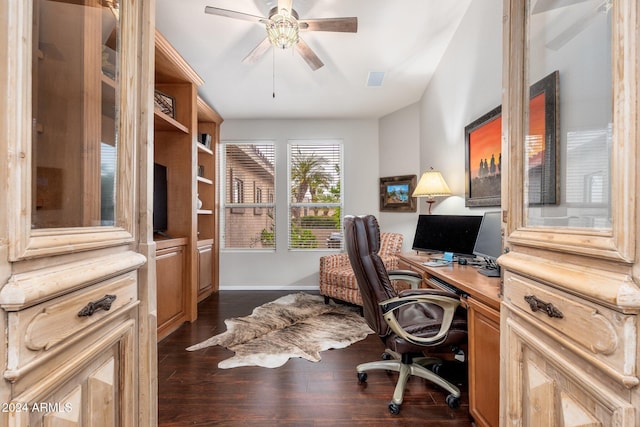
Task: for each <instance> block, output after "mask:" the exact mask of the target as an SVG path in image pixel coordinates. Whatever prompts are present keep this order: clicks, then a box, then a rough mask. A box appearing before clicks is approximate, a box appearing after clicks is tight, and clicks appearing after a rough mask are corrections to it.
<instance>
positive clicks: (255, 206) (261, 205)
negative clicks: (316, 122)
mask: <svg viewBox="0 0 640 427" xmlns="http://www.w3.org/2000/svg"><path fill="white" fill-rule="evenodd" d="M247 145H256V146H266V145H269V146H271V147H272V150H273V189H268V190H267V191H268V192H269V194H270V195H273V194H275V192H276V191H277V189H276V185H277V165H276V162H277V144H276V142H275V141H274V140H262V139H260V140H227V141H221V142H220V145H219V158H220V183H221V185H220V190H221V191H220V201H221V209H220V250H221V251H222V252H274V251H275V250H276V244H275V242H276V239H274V241H273V246H272V247H266V248H264V247H227V241H228V240H227V236H226V232H227V222H228V221H229V218H230V217H232V216H236V214H237V216H236V218H239V217H241V216H242V215H245V214H250V215H251V218H255V217H258V216H260V215H265V214H266V215H269V216H271V217H272V218H273V227H274V229H275V228H276V225H275V221H276V217H275V215H276V205H275V202H274V200H275V199H272V200H270V201H267V202H263V201H260V202H258V201H256V196H257V195H256V190H257V189H258V188H259V189H260V191H261V193H262V194H264V190H265V188H264V185H262V184H259V183H258V182H256V181H252V180H251V179H247V177H244V176H242V177H239V176H238V175H239V174H238V173H234V168H233V167H231V168H229V169H227V164H228V158H227V147H228V146H247ZM236 182H238V183H240V187H239V188H236ZM247 186H249V188H248V191H250V192H251V193H252V194H249V195H248V197H249V198H250V199H252V201H251V202H247V201H246V197H247V194H248V193H247ZM236 190H238V191H236ZM229 197H231V199H229ZM262 199H264V197H261V200H262ZM227 200H231V201H227ZM274 233H275V232H274ZM274 236H275V234H274Z"/></svg>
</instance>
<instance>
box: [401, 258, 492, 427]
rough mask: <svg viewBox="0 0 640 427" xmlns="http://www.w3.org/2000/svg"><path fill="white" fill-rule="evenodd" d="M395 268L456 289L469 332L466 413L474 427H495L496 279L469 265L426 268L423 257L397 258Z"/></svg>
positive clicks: (430, 284)
mask: <svg viewBox="0 0 640 427" xmlns="http://www.w3.org/2000/svg"><path fill="white" fill-rule="evenodd" d="M398 258H399V268H401V269H406V270H412V271H415V272H417V273H420V274H422V277H423V285H424V286H425V287H431V288H443V286H441V285H440V284H439V283H438V282H437V281H436V280H433V278H437V279H440V280H442V281H444V282H446V283H447V284H449V285H452V286H455V287H456V288H458V289H460V290H461V291H462V292H463V293H464V295H463V296H461V301H462V304H463V305H464V306H465V307H466V309H467V327H468V332H469V352H468V353H469V354H468V355H467V356H468V360H469V413H470V414H471V416H472V417H473V419H474V421H475V423H476V425H478V426H489V427H497V426H498V423H499V420H498V417H499V408H500V405H499V399H500V299H501V298H500V278H498V277H486V276H483V275H482V274H480V273H478V271H477V268H476V267H473V266H470V265H459V264H458V263H457V262H456V263H451V264H450V265H446V266H440V267H429V266H426V265H424V264H423V263H424V262H425V261H428V260H429V257H428V256H426V255H417V254H415V253H404V254H401V255H399V257H398Z"/></svg>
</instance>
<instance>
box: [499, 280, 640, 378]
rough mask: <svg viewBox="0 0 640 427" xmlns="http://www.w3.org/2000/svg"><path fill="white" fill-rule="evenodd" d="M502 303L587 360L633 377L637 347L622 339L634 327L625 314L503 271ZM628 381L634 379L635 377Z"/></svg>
mask: <svg viewBox="0 0 640 427" xmlns="http://www.w3.org/2000/svg"><path fill="white" fill-rule="evenodd" d="M504 279H505V286H504V303H505V304H506V305H507V306H509V308H511V309H513V310H515V311H516V312H519V313H521V315H522V316H523V318H524V319H525V320H527V321H528V322H530V323H532V324H534V325H536V326H537V327H539V328H543V329H545V330H546V333H547V334H548V335H549V336H551V337H552V338H553V339H555V340H557V341H558V344H559V345H560V346H562V347H566V348H568V349H571V350H573V351H574V352H576V353H578V354H579V355H581V356H582V357H584V358H585V359H587V360H589V361H590V363H596V364H598V365H602V366H603V368H604V370H605V371H608V373H609V374H611V375H613V376H614V377H617V378H618V379H619V380H621V381H623V382H625V381H627V380H631V379H630V378H627V380H625V379H624V378H623V377H636V376H637V368H636V351H637V350H636V348H634V347H633V346H632V345H631V344H630V340H625V339H624V337H625V336H629V332H630V331H631V330H633V335H635V330H636V328H637V325H636V319H635V316H633V315H625V314H622V313H619V312H616V311H614V310H611V309H609V308H607V307H604V306H601V305H599V304H596V303H592V302H590V301H587V300H585V299H581V298H579V297H577V296H574V295H571V294H568V293H565V292H562V291H559V290H557V289H554V288H551V287H549V286H546V285H544V284H541V283H538V282H536V281H533V280H531V279H529V278H526V277H523V276H520V275H517V274H514V273H512V272H509V271H506V272H505V277H504ZM627 347H628V348H627ZM631 381H637V378H636V379H634V380H631Z"/></svg>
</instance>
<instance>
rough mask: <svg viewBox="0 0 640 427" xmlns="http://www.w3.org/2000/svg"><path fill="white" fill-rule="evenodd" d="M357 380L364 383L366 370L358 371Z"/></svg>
mask: <svg viewBox="0 0 640 427" xmlns="http://www.w3.org/2000/svg"><path fill="white" fill-rule="evenodd" d="M358 382H359V383H366V382H367V373H366V372H358Z"/></svg>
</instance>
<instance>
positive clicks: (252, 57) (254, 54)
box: [242, 37, 271, 64]
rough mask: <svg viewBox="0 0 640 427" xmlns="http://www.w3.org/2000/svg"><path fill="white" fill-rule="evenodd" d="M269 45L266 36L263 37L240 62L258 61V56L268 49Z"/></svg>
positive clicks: (260, 56)
mask: <svg viewBox="0 0 640 427" xmlns="http://www.w3.org/2000/svg"><path fill="white" fill-rule="evenodd" d="M270 47H271V42H270V41H269V38H268V37H265V38H264V40H262V41H261V42H260V43H259V44H258V46H256V47H254V48H253V50H252V51H251V52H249V54H248V55H247V56H245V57H244V59H243V60H242V62H244V63H245V64H255V63H256V62H258V60H259V59H260V58H262V56H263V55H264V54H265V53H266V52H267V51H268V50H269V48H270Z"/></svg>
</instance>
